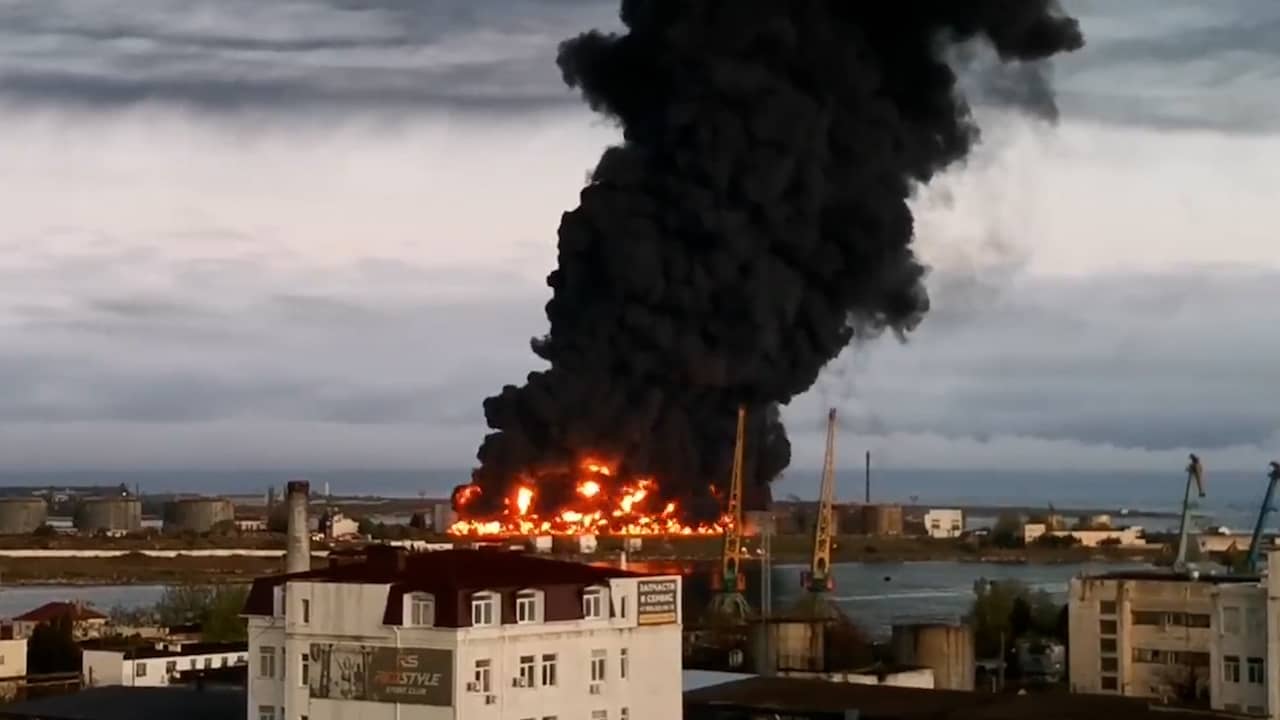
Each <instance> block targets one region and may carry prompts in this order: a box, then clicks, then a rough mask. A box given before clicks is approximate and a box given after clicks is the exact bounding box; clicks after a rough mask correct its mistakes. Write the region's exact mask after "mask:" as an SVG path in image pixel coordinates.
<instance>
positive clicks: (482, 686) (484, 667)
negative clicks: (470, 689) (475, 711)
mask: <svg viewBox="0 0 1280 720" xmlns="http://www.w3.org/2000/svg"><path fill="white" fill-rule="evenodd" d="M472 680H474V681H475V684H476V692H478V693H485V694H488V693H491V692H493V661H492V660H490V659H488V658H481V659H479V660H476V664H475V671H474V673H473V674H472Z"/></svg>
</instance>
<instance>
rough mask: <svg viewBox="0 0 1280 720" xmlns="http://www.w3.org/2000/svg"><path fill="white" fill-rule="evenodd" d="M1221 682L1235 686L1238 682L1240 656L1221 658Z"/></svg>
mask: <svg viewBox="0 0 1280 720" xmlns="http://www.w3.org/2000/svg"><path fill="white" fill-rule="evenodd" d="M1222 681H1223V682H1229V683H1237V684H1238V683H1239V682H1240V656H1238V655H1224V656H1223V657H1222Z"/></svg>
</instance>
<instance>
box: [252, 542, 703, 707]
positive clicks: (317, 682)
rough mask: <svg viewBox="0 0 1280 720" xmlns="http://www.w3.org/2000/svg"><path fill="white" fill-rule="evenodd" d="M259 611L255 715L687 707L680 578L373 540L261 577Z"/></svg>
mask: <svg viewBox="0 0 1280 720" xmlns="http://www.w3.org/2000/svg"><path fill="white" fill-rule="evenodd" d="M303 527H305V525H303ZM291 550H292V548H291ZM245 615H246V616H247V617H248V624H249V628H248V631H249V638H250V640H249V642H250V651H249V680H248V698H247V713H248V716H249V717H252V718H260V719H262V720H266V719H276V718H288V719H289V720H296V719H297V718H300V717H306V718H308V720H328V719H330V718H346V717H360V718H370V719H371V720H376V719H377V718H388V719H390V718H400V717H403V718H414V717H417V718H445V717H467V718H493V719H494V720H498V719H510V720H519V719H521V718H530V717H536V718H552V717H556V718H591V719H592V720H608V719H609V718H613V719H614V720H630V719H631V718H675V717H679V716H680V690H681V666H680V652H681V631H680V626H681V578H680V576H679V575H665V576H646V575H641V574H638V573H633V572H628V571H625V570H620V569H617V568H608V567H596V566H588V565H580V564H576V563H569V562H561V561H556V560H550V559H545V558H539V557H536V556H532V555H524V554H521V553H514V552H507V551H501V550H445V551H439V552H427V553H408V552H405V551H403V550H400V549H397V548H391V547H374V548H370V550H369V552H368V554H367V555H366V557H364V558H362V559H352V560H348V561H345V562H344V561H341V560H335V561H334V562H333V563H332V564H331V565H330V566H329V567H327V568H322V569H316V570H309V571H305V572H297V573H290V574H287V575H281V576H275V577H268V578H261V579H259V580H257V581H256V582H255V583H254V585H253V588H252V590H251V591H250V594H249V599H248V602H247V603H246V607H245Z"/></svg>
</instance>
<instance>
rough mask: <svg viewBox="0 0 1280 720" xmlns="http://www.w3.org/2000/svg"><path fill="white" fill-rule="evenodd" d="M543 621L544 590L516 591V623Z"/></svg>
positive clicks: (524, 623) (530, 623)
mask: <svg viewBox="0 0 1280 720" xmlns="http://www.w3.org/2000/svg"><path fill="white" fill-rule="evenodd" d="M540 622H542V591H541V590H521V591H520V592H518V593H516V624H517V625H532V624H535V623H540Z"/></svg>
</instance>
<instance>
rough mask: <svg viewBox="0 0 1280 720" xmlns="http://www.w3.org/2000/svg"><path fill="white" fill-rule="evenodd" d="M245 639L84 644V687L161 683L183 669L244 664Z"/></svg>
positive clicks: (170, 679)
mask: <svg viewBox="0 0 1280 720" xmlns="http://www.w3.org/2000/svg"><path fill="white" fill-rule="evenodd" d="M248 661H249V645H248V643H243V642H237V643H191V644H188V645H182V646H180V647H178V648H170V647H165V646H163V644H162V643H157V644H154V645H142V646H136V645H135V646H133V647H127V648H124V647H122V648H114V649H113V648H100V649H94V648H86V649H85V650H84V651H83V653H82V654H81V660H80V664H81V668H82V670H81V671H82V673H83V675H84V684H85V686H86V687H99V686H103V685H127V686H130V687H142V686H147V687H160V686H163V685H169V684H170V683H172V682H174V681H176V680H177V677H178V673H180V672H182V671H184V670H213V669H217V668H227V667H234V666H237V665H247V664H248Z"/></svg>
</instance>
